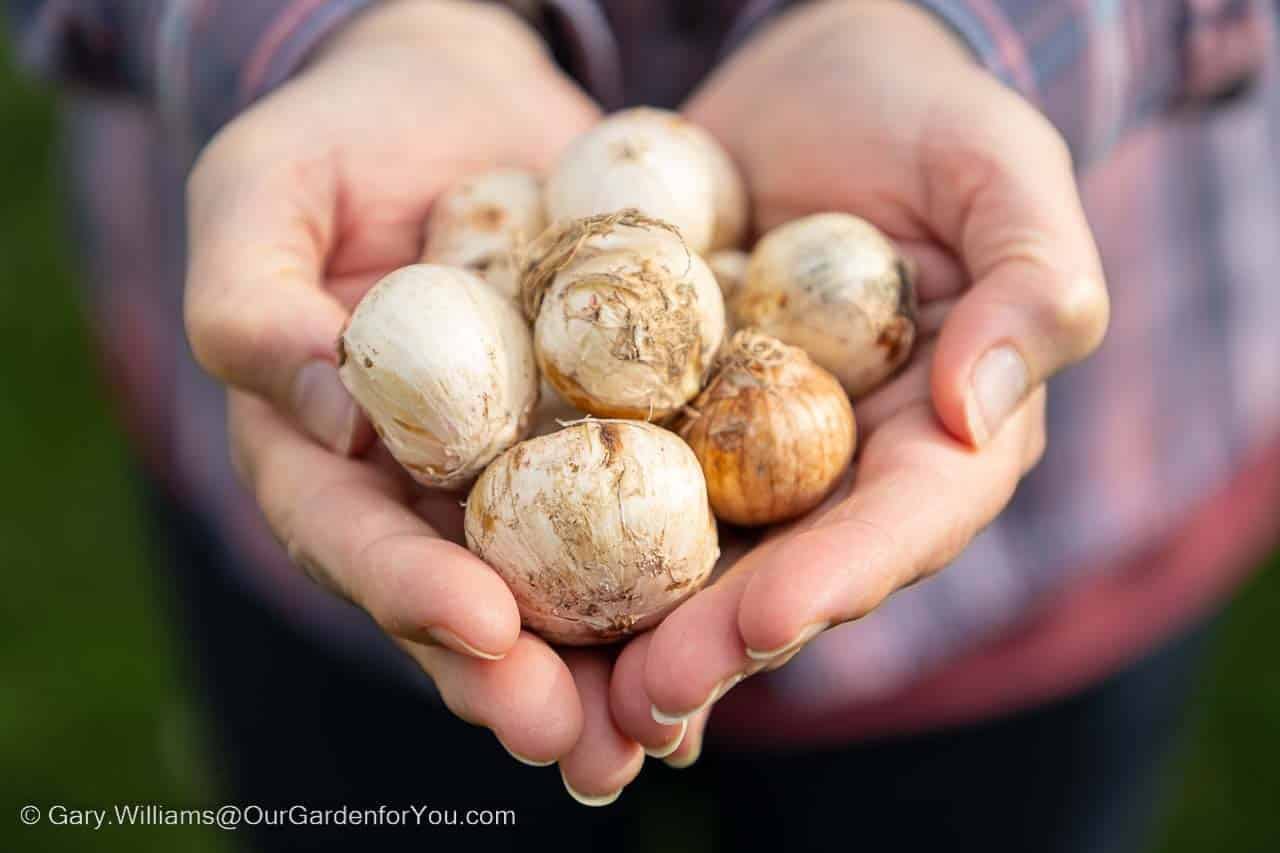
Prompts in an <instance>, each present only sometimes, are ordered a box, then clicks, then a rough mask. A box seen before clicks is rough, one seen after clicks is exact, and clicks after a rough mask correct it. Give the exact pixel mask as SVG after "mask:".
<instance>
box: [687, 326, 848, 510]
mask: <svg viewBox="0 0 1280 853" xmlns="http://www.w3.org/2000/svg"><path fill="white" fill-rule="evenodd" d="M674 428H675V429H676V430H677V431H678V432H679V433H680V435H681V436H682V437H683V438H684V439H685V441H687V442H688V443H689V446H690V447H692V448H693V452H694V454H695V455H696V456H697V457H698V461H699V462H700V463H701V464H702V471H703V473H704V474H705V475H706V479H707V493H708V494H709V495H710V498H711V507H712V509H713V510H714V511H715V514H716V516H717V517H718V518H720V519H722V520H724V521H728V522H732V523H733V524H743V525H755V524H773V523H775V522H779V521H785V520H787V519H790V518H795V517H797V516H799V515H803V514H804V513H806V512H808V511H809V510H811V509H813V508H814V507H815V506H817V505H818V504H819V503H821V502H822V499H823V498H824V497H826V495H827V494H828V493H829V492H830V491H831V489H832V488H834V487H835V485H836V483H837V482H838V481H839V479H840V476H841V474H843V473H844V471H845V469H846V468H848V466H849V462H850V460H851V459H852V458H853V450H854V445H855V443H856V428H855V425H854V418H853V409H852V408H851V407H850V405H849V398H848V396H847V395H846V394H845V392H844V390H843V389H842V388H841V387H840V383H839V382H837V381H836V379H835V377H834V376H832V375H831V374H830V373H828V372H827V371H825V370H823V369H822V368H821V367H818V366H817V365H816V364H814V363H813V362H812V361H811V360H810V359H809V357H808V356H807V355H805V353H804V351H803V350H800V349H798V348H796V347H789V346H787V345H785V344H783V343H781V342H780V341H778V340H776V339H775V338H771V337H769V336H768V335H765V334H762V333H760V332H757V331H754V330H750V329H748V330H744V331H741V332H738V333H737V334H735V335H734V336H733V338H732V340H731V341H730V342H729V344H728V346H726V348H725V352H724V354H723V355H722V356H721V357H720V359H719V362H718V364H717V367H716V371H715V373H714V374H713V375H712V377H711V381H710V382H709V383H708V384H707V387H706V389H705V390H704V391H703V392H702V393H701V394H700V395H699V396H698V398H697V399H696V400H695V401H694V402H693V403H692V404H691V405H690V406H689V407H688V408H687V409H686V410H685V411H684V412H683V413H682V414H681V415H680V417H679V418H678V419H677V421H676V423H675V424H674Z"/></svg>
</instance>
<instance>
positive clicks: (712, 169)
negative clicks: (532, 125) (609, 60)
mask: <svg viewBox="0 0 1280 853" xmlns="http://www.w3.org/2000/svg"><path fill="white" fill-rule="evenodd" d="M546 204H547V211H548V213H549V214H550V217H551V220H552V221H560V220H565V219H581V218H583V217H587V216H596V215H601V214H609V213H613V212H614V211H617V210H621V209H623V208H636V209H637V210H639V211H640V212H641V213H644V214H645V215H647V216H650V217H653V218H655V219H660V220H662V221H664V222H667V223H670V224H671V225H673V226H675V227H676V228H677V229H679V231H680V235H681V236H682V237H683V238H684V241H685V243H686V244H687V245H688V246H689V248H690V249H691V250H693V251H694V252H699V253H700V252H704V251H707V250H708V249H710V248H720V247H722V246H728V245H734V244H736V242H737V241H739V240H740V239H741V237H742V234H743V231H744V230H745V228H746V221H747V210H746V205H747V203H746V192H745V190H744V189H743V185H742V179H741V178H740V177H739V175H738V172H737V169H736V167H735V166H734V165H733V162H732V161H731V160H730V159H729V157H728V155H727V154H725V152H724V151H723V150H722V149H721V148H720V145H719V143H717V142H716V141H715V139H714V138H712V136H711V135H710V134H709V133H707V132H706V131H705V130H703V129H701V128H699V127H698V126H696V125H694V124H692V123H691V122H689V121H686V120H685V119H683V118H681V117H680V116H679V115H677V114H676V113H672V112H668V111H666V110H657V109H652V108H648V107H639V108H635V109H629V110H623V111H622V112H619V113H615V114H613V115H612V116H609V117H608V118H606V119H604V120H603V121H601V122H600V123H599V124H597V125H596V126H595V127H594V128H592V129H591V130H589V131H587V132H586V133H584V134H583V135H582V136H580V137H579V138H578V139H577V140H576V141H575V142H574V143H573V144H572V145H570V146H569V148H568V150H567V151H566V152H565V153H564V155H563V156H562V157H561V159H560V161H559V163H557V164H556V167H555V168H554V170H553V171H552V172H551V174H550V176H549V177H548V179H547V186H546Z"/></svg>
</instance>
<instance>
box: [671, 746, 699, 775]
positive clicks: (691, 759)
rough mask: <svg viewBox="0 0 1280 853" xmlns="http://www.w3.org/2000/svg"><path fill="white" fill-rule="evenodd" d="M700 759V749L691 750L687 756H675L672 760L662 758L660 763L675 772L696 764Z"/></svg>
mask: <svg viewBox="0 0 1280 853" xmlns="http://www.w3.org/2000/svg"><path fill="white" fill-rule="evenodd" d="M701 757H702V747H698V748H697V749H695V750H692V751H691V752H690V753H689V754H688V755H681V756H676V757H673V758H664V759H662V762H663V763H664V764H666V765H667V766H668V767H673V768H675V769H676V770H684V769H686V768H688V767H692V766H693V765H694V764H697V763H698V759H699V758H701Z"/></svg>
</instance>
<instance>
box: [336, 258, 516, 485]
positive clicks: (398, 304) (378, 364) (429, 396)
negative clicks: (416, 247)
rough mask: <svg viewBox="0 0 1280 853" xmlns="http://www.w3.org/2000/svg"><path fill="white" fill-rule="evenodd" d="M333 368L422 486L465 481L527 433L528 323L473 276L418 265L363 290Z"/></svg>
mask: <svg viewBox="0 0 1280 853" xmlns="http://www.w3.org/2000/svg"><path fill="white" fill-rule="evenodd" d="M339 362H340V365H341V366H340V367H339V375H340V376H341V377H342V382H343V384H344V385H346V387H347V390H349V391H350V392H351V396H352V397H354V398H355V400H356V402H357V403H359V404H360V407H361V408H362V409H364V411H365V413H366V414H367V415H368V416H369V420H370V421H371V422H372V424H373V427H374V429H375V430H377V432H378V435H379V436H380V437H381V439H382V442H383V444H385V445H386V447H387V450H389V451H390V452H391V455H392V456H394V457H395V458H396V461H398V462H399V463H400V464H401V465H403V466H404V468H405V469H406V470H407V471H408V472H409V473H410V474H411V475H412V476H413V478H414V479H415V480H417V481H418V482H419V483H421V484H423V485H425V486H432V487H438V488H457V487H460V486H463V485H466V484H467V483H468V482H469V481H471V480H472V479H473V478H475V477H476V476H477V475H478V474H479V473H480V472H481V471H482V470H483V469H484V466H485V465H487V464H489V462H490V461H492V459H493V458H494V457H495V456H497V455H498V454H499V453H501V452H502V451H504V450H506V449H507V448H508V447H510V446H511V445H513V444H515V443H516V442H517V441H519V440H520V439H521V438H523V437H524V435H525V434H526V433H527V431H528V428H529V424H530V420H531V415H532V412H533V409H534V406H535V405H536V404H537V401H538V373H537V368H536V366H535V364H534V358H533V343H532V340H531V339H530V334H529V328H528V326H527V325H526V324H525V322H524V318H523V317H522V316H521V315H520V312H519V311H518V310H517V309H516V307H515V306H514V305H513V304H512V303H511V302H510V301H509V300H507V299H505V298H503V297H502V296H501V295H500V294H498V293H497V291H495V290H494V289H493V288H492V287H490V286H489V285H488V284H486V283H485V282H483V281H481V280H480V279H479V278H477V277H476V276H475V275H473V274H472V273H469V272H467V271H465V270H460V269H454V268H451V267H441V266H432V265H429V264H417V265H414V266H409V267H404V268H403V269H400V270H397V271H396V272H393V273H391V274H390V275H388V276H386V277H385V278H383V279H382V280H381V281H379V282H378V283H377V284H375V285H374V286H373V288H372V289H371V290H370V291H369V292H368V293H367V294H365V296H364V298H363V299H362V300H361V301H360V304H359V305H357V306H356V310H355V311H354V312H353V313H352V315H351V319H350V321H349V322H348V324H347V328H346V330H345V331H344V332H343V333H342V338H341V340H340V341H339Z"/></svg>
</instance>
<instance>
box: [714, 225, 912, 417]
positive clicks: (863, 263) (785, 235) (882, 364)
mask: <svg viewBox="0 0 1280 853" xmlns="http://www.w3.org/2000/svg"><path fill="white" fill-rule="evenodd" d="M730 311H731V314H732V317H733V321H734V324H735V326H736V327H737V328H746V327H749V326H754V327H756V328H758V329H760V330H761V331H764V332H767V333H768V334H770V335H773V336H774V337H776V338H778V339H779V340H781V341H783V342H784V343H788V344H791V345H793V346H798V347H801V348H802V349H804V350H805V351H806V352H807V353H809V355H810V357H812V358H813V360H814V361H815V362H817V363H818V364H819V365H821V366H822V367H825V368H826V369H827V370H829V371H831V372H832V373H833V374H835V376H836V378H838V379H839V380H840V383H841V384H842V385H843V386H844V388H845V390H846V391H847V392H848V393H849V394H850V395H851V396H852V397H854V398H855V399H856V398H857V397H859V396H861V395H863V394H866V393H867V392H869V391H871V390H872V389H874V388H875V387H876V386H877V385H879V384H880V383H882V382H883V381H884V380H885V379H886V378H887V377H889V376H890V375H891V374H892V373H893V372H894V371H895V370H896V369H897V368H898V367H899V366H900V365H902V364H903V363H904V362H905V361H906V360H907V358H908V357H909V356H910V355H911V346H912V344H913V342H914V341H915V333H916V294H915V288H914V284H913V281H912V269H911V266H910V265H909V264H908V263H907V262H906V261H905V260H904V259H903V258H902V256H901V255H899V254H898V251H897V250H896V249H895V248H894V246H893V244H892V243H891V242H889V240H888V238H886V237H885V235H884V234H882V233H880V231H879V230H877V229H876V228H875V227H874V226H873V225H871V224H870V223H868V222H865V221H863V220H861V219H859V218H857V217H856V216H850V215H848V214H845V213H820V214H815V215H812V216H806V217H804V218H802V219H797V220H795V221H793V222H788V223H786V224H785V225H781V226H779V227H778V228H775V229H774V230H772V231H770V232H769V233H768V234H766V235H765V236H764V237H763V238H762V239H761V240H760V242H759V243H758V244H757V245H756V247H755V250H754V251H753V252H752V253H751V261H750V263H749V264H748V265H747V275H746V279H745V281H744V282H743V284H742V286H741V287H740V288H739V290H738V291H737V292H736V293H735V294H734V297H733V299H732V300H731V304H730Z"/></svg>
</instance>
